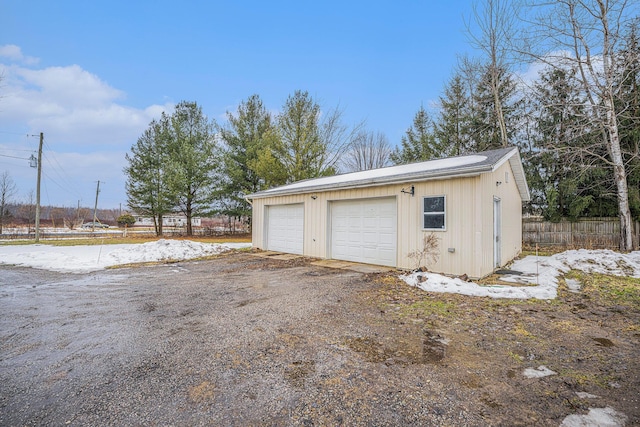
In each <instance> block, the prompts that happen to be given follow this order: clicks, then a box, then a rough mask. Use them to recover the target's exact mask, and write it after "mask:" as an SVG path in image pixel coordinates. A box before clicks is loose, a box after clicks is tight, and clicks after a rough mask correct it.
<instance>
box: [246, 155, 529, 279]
mask: <svg viewBox="0 0 640 427" xmlns="http://www.w3.org/2000/svg"><path fill="white" fill-rule="evenodd" d="M247 198H248V199H250V200H251V201H252V204H253V231H252V233H253V234H252V240H253V245H254V247H255V248H259V249H265V250H272V251H280V252H287V253H294V254H301V255H307V256H311V257H318V258H327V259H338V260H346V261H355V262H361V263H369V264H377V265H385V266H391V267H397V268H406V269H411V268H415V267H416V264H415V260H413V259H411V258H410V257H409V254H410V253H411V252H412V251H415V250H416V249H422V246H423V243H422V241H423V236H424V235H425V234H429V233H432V232H433V233H435V235H436V236H437V237H438V239H439V246H440V256H439V259H438V261H437V263H435V264H434V265H431V266H430V270H432V271H436V272H442V273H446V274H456V275H461V274H467V275H468V276H469V277H472V278H479V277H483V276H486V275H488V274H490V273H492V272H493V271H494V270H495V269H496V268H498V267H501V266H503V265H505V264H506V263H507V262H509V261H510V260H512V259H513V258H514V257H516V256H517V255H518V254H519V253H520V251H521V250H522V202H523V201H528V200H529V188H528V186H527V182H526V178H525V175H524V170H523V167H522V161H521V159H520V154H519V152H518V150H517V148H503V149H498V150H491V151H485V152H481V153H477V154H471V155H465V156H459V157H450V158H446V159H439V160H431V161H427V162H421V163H412V164H408V165H401V166H391V167H386V168H381V169H374V170H369V171H363V172H353V173H348V174H343V175H336V176H331V177H325V178H317V179H310V180H305V181H299V182H294V183H292V184H289V185H284V186H281V187H276V188H271V189H269V190H265V191H261V192H258V193H255V194H250V195H248V196H247Z"/></svg>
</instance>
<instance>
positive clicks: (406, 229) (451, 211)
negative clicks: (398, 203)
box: [398, 176, 482, 277]
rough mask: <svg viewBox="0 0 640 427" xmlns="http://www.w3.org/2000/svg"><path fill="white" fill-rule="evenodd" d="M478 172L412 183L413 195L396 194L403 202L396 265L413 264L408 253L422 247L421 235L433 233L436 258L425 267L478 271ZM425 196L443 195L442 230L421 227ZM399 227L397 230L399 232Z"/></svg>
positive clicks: (473, 273) (471, 273)
mask: <svg viewBox="0 0 640 427" xmlns="http://www.w3.org/2000/svg"><path fill="white" fill-rule="evenodd" d="M479 183H480V178H479V176H472V177H465V178H452V179H444V180H437V181H426V182H420V183H415V184H414V186H415V196H414V197H409V196H404V197H400V199H401V200H403V202H404V206H403V210H402V218H401V219H400V227H401V228H400V229H399V233H398V234H399V240H400V245H399V247H398V252H399V255H400V256H399V258H400V263H399V265H398V266H399V267H402V268H408V269H413V268H416V266H417V264H416V260H415V259H412V258H410V257H409V254H410V253H411V252H413V251H415V250H420V249H422V247H423V237H424V236H428V235H429V234H431V233H433V234H434V235H435V236H436V237H437V238H438V242H439V247H440V250H439V258H438V261H437V262H436V263H435V264H430V265H427V267H428V268H429V270H431V271H434V272H439V273H446V274H456V275H462V274H467V275H469V276H470V277H477V276H479V274H480V271H481V270H480V262H479V261H478V259H479V257H478V253H479V251H481V248H480V247H479V246H477V245H476V244H475V243H476V240H477V239H479V238H481V237H482V230H481V228H480V226H481V224H482V221H481V219H482V218H481V211H480V209H479V205H478V201H479V198H478V197H477V192H478V191H477V190H478V187H479ZM429 196H445V230H443V231H431V230H425V229H424V228H423V225H424V224H423V219H424V213H423V203H424V202H423V200H424V197H429ZM400 231H401V232H400Z"/></svg>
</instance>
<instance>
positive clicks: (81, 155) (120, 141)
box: [0, 45, 173, 207]
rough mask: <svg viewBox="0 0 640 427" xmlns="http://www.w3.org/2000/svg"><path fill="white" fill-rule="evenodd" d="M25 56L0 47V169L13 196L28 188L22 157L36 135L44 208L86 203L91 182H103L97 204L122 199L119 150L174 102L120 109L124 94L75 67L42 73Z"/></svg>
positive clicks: (29, 172) (30, 178)
mask: <svg viewBox="0 0 640 427" xmlns="http://www.w3.org/2000/svg"><path fill="white" fill-rule="evenodd" d="M29 58H30V57H27V56H25V55H24V54H23V53H22V51H21V50H20V48H19V47H18V46H14V45H5V46H0V75H1V76H2V84H1V85H0V131H2V132H1V133H0V154H3V155H4V157H0V171H2V170H7V171H9V173H10V174H11V176H12V177H13V178H14V179H15V181H16V183H17V184H18V192H19V193H20V194H22V195H24V194H27V192H28V191H29V190H30V189H32V188H34V184H35V170H34V169H30V168H29V166H28V162H27V161H26V160H24V159H23V158H24V157H29V155H30V154H31V152H33V150H37V139H38V138H37V137H31V136H27V134H28V135H37V134H39V133H40V132H43V133H44V137H45V143H46V145H45V150H44V151H45V159H44V160H43V174H44V177H43V203H53V204H64V205H69V204H75V202H74V201H77V200H78V199H82V200H83V201H85V202H86V201H87V200H92V198H93V197H94V195H95V185H96V181H97V180H100V181H102V182H103V183H105V184H104V186H103V185H101V194H100V200H101V206H104V205H103V204H102V203H104V204H105V205H106V206H109V207H113V206H117V205H118V203H120V202H124V201H125V194H124V176H123V173H122V168H123V167H124V166H125V163H126V161H125V153H127V152H129V150H130V148H131V145H132V144H133V143H135V142H136V140H137V139H138V137H139V136H140V135H141V134H142V133H143V132H144V130H145V129H146V128H147V126H148V125H149V123H150V122H151V120H153V119H155V118H157V117H159V116H160V115H161V114H162V112H163V111H167V112H170V111H172V110H173V104H172V103H168V102H167V103H165V104H163V105H157V104H153V105H148V106H146V107H144V108H136V107H133V106H130V105H126V102H125V100H126V93H125V92H123V91H122V90H119V89H117V88H114V87H112V86H110V85H109V84H108V83H107V82H105V81H104V80H103V79H101V78H100V77H99V76H98V75H96V74H93V73H91V72H89V71H87V70H85V69H83V68H82V67H81V66H79V65H63V66H55V67H46V68H44V67H38V66H37V65H32V64H34V63H35V62H34V61H32V60H31V59H29ZM7 156H13V157H7ZM14 157H18V159H16V158H14Z"/></svg>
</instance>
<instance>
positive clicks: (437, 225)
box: [422, 196, 446, 230]
mask: <svg viewBox="0 0 640 427" xmlns="http://www.w3.org/2000/svg"><path fill="white" fill-rule="evenodd" d="M422 200H423V203H422V206H423V208H422V213H423V221H422V228H423V229H425V230H445V226H446V222H445V205H446V203H445V197H444V196H433V197H425V198H423V199H422Z"/></svg>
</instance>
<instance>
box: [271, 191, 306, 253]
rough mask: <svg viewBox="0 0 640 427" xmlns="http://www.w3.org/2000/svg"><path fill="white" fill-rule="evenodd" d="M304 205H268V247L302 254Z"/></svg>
mask: <svg viewBox="0 0 640 427" xmlns="http://www.w3.org/2000/svg"><path fill="white" fill-rule="evenodd" d="M303 229H304V205H303V204H302V203H300V204H295V205H277V206H269V207H267V249H268V250H270V251H278V252H287V253H291V254H300V255H302V251H303V247H302V242H303V239H302V236H303V234H304V231H303Z"/></svg>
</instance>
